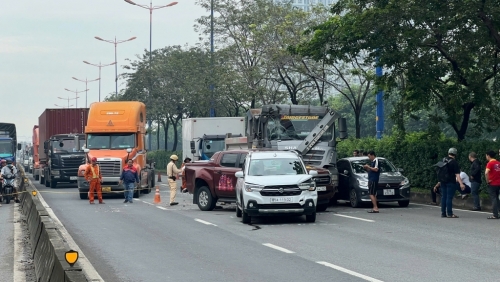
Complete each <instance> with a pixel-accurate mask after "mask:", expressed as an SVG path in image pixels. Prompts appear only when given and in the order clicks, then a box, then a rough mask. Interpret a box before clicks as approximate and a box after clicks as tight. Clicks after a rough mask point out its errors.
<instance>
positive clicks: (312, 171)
mask: <svg viewBox="0 0 500 282" xmlns="http://www.w3.org/2000/svg"><path fill="white" fill-rule="evenodd" d="M309 175H312V176H318V171H316V170H310V171H309Z"/></svg>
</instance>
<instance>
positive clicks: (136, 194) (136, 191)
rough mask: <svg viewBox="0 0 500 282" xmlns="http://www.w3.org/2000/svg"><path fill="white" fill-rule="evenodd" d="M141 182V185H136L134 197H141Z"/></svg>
mask: <svg viewBox="0 0 500 282" xmlns="http://www.w3.org/2000/svg"><path fill="white" fill-rule="evenodd" d="M141 190H142V189H141V184H139V186H137V187H136V189H135V190H134V196H133V197H134V198H137V199H139V197H140V196H141Z"/></svg>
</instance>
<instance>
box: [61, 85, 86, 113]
mask: <svg viewBox="0 0 500 282" xmlns="http://www.w3.org/2000/svg"><path fill="white" fill-rule="evenodd" d="M64 90H66V91H69V92H73V93H75V99H76V100H75V101H76V103H75V104H76V106H75V108H78V98H80V97H78V93H82V92H85V91H87V90H88V89H86V90H82V91H78V89H77V90H76V91H73V90H69V89H68V88H64Z"/></svg>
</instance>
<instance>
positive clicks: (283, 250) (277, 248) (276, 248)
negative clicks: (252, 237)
mask: <svg viewBox="0 0 500 282" xmlns="http://www.w3.org/2000/svg"><path fill="white" fill-rule="evenodd" d="M262 245H264V246H266V247H269V248H273V249H275V250H278V251H281V252H284V253H287V254H294V253H295V252H292V251H290V250H287V249H285V248H282V247H280V246H276V245H273V244H271V243H265V244H262Z"/></svg>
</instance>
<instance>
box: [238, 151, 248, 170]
mask: <svg viewBox="0 0 500 282" xmlns="http://www.w3.org/2000/svg"><path fill="white" fill-rule="evenodd" d="M246 157H247V154H241V155H240V161H239V163H238V167H239V168H241V169H243V166H244V165H245V159H246Z"/></svg>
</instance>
